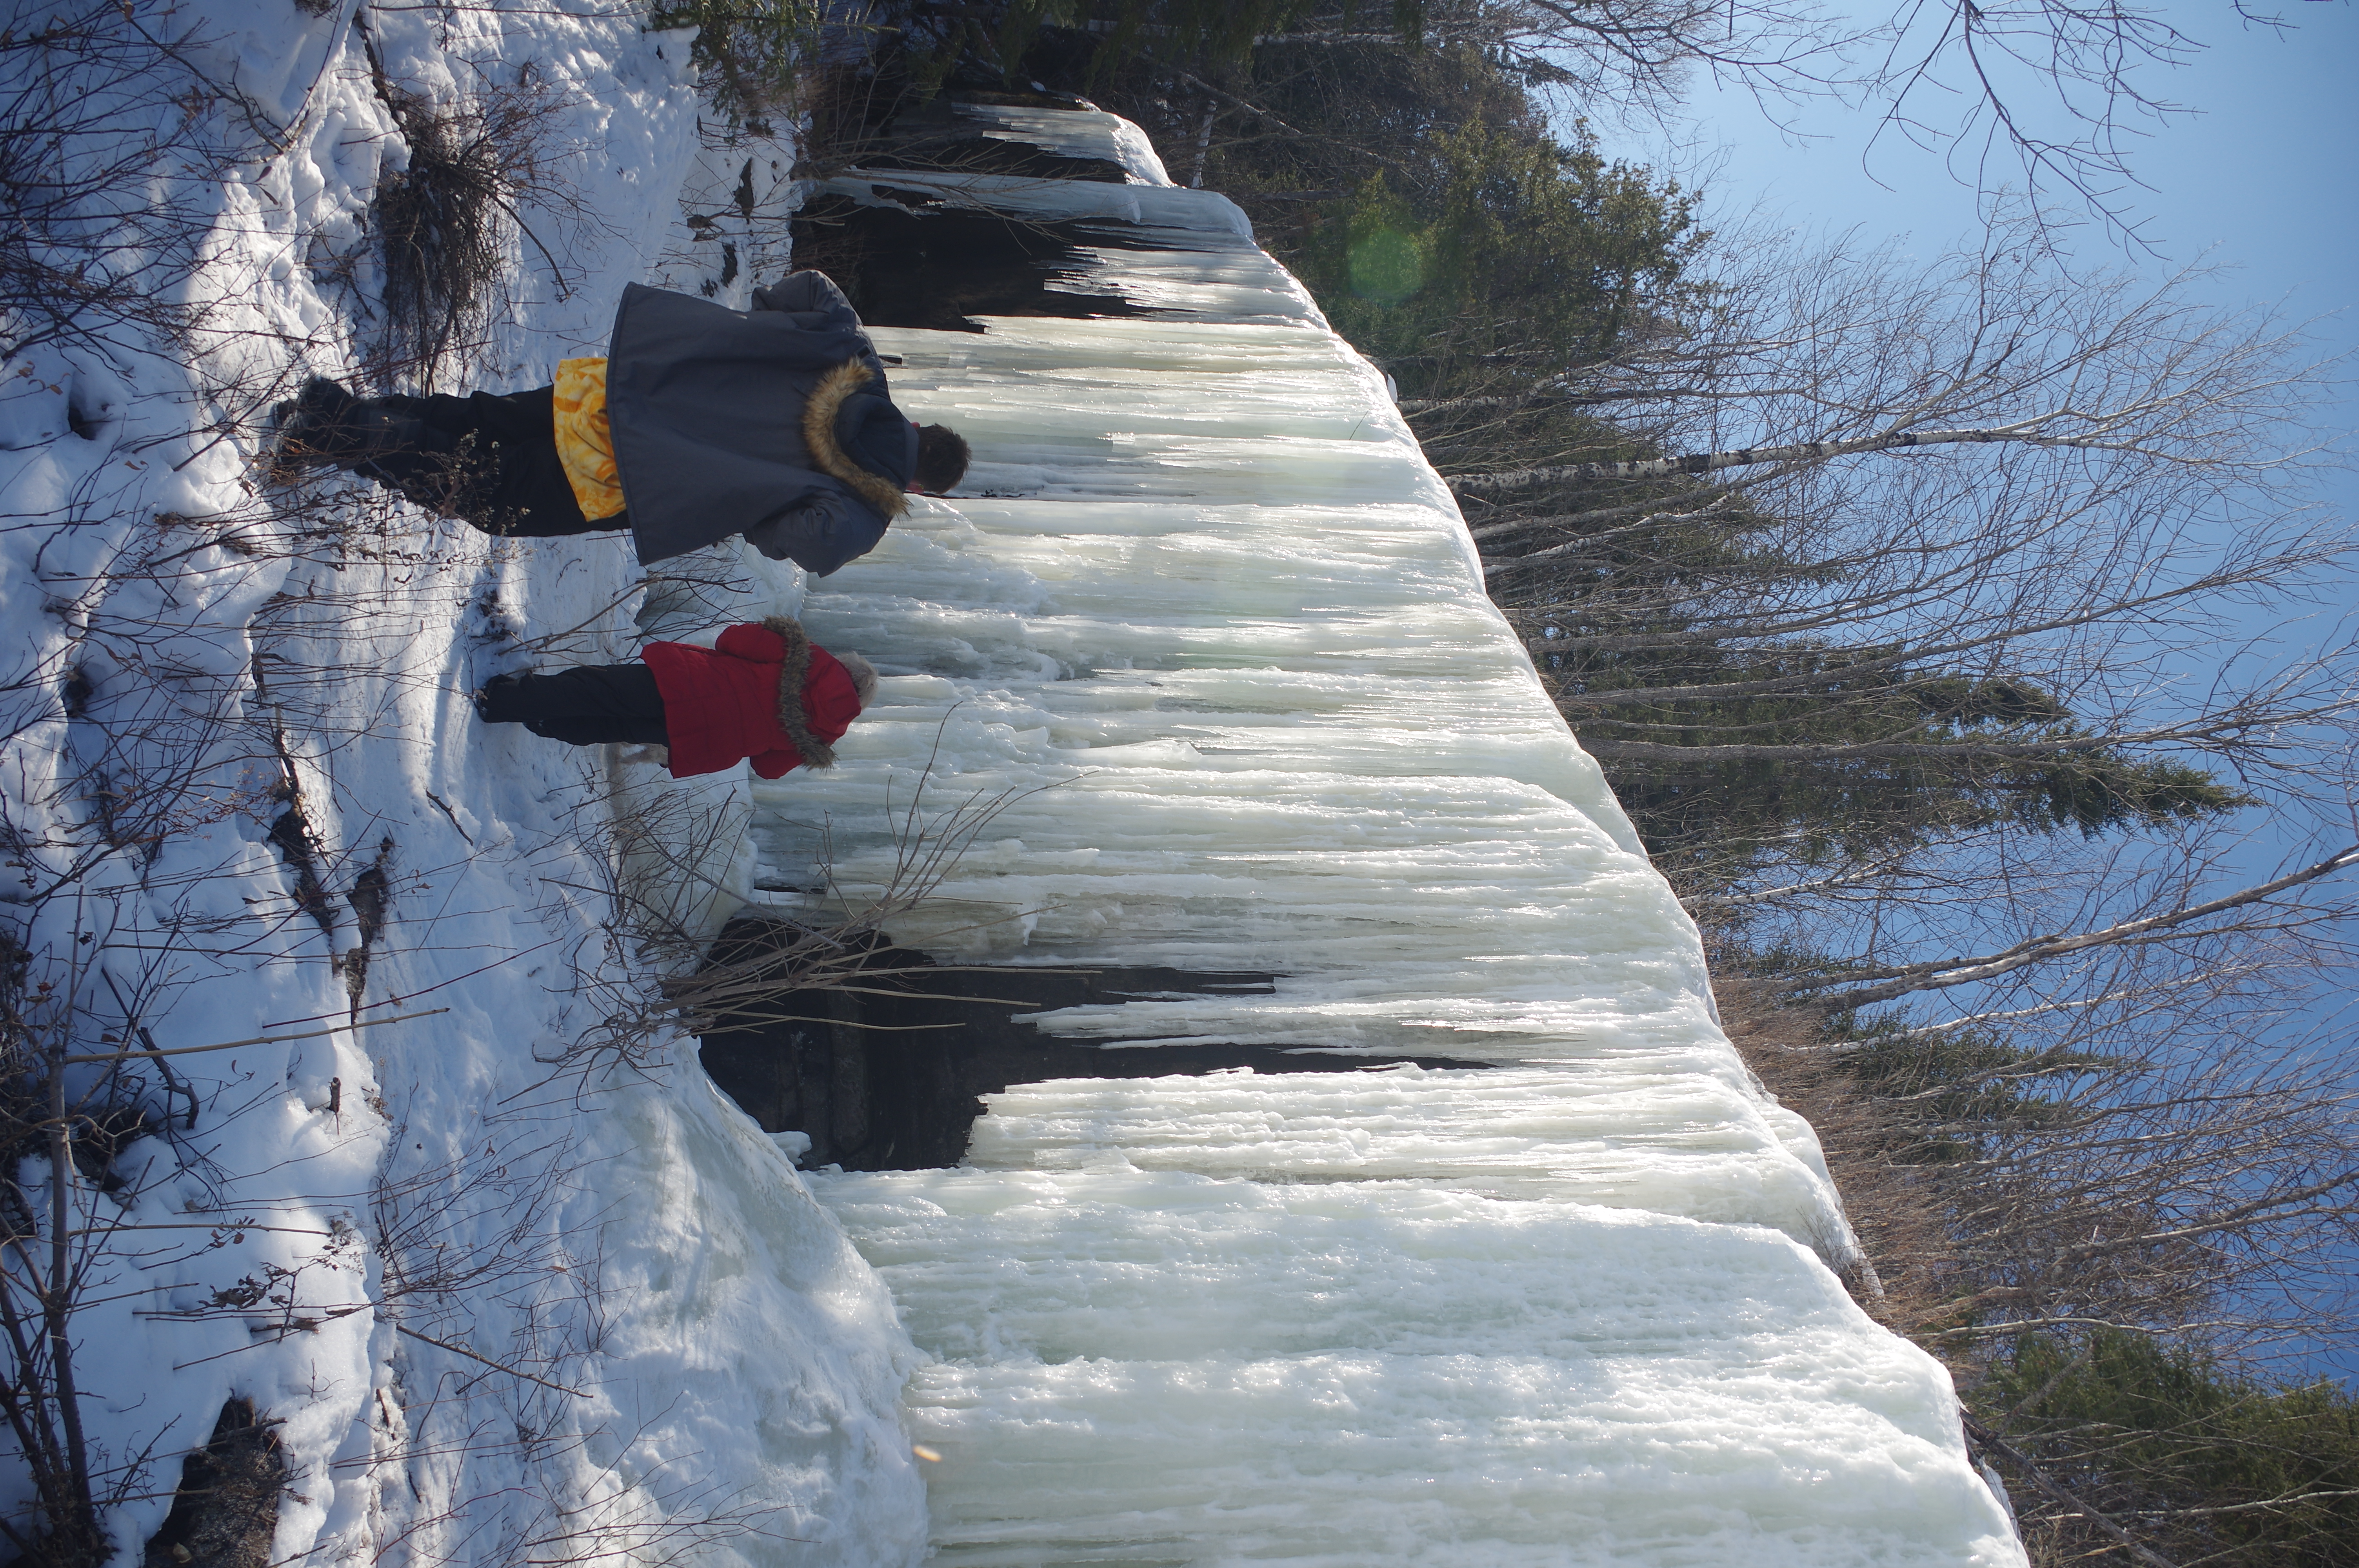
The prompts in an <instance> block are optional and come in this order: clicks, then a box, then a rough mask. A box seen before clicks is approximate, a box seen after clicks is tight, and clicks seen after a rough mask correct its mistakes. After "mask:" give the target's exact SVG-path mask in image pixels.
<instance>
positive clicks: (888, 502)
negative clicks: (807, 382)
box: [803, 360, 909, 518]
mask: <svg viewBox="0 0 2359 1568" xmlns="http://www.w3.org/2000/svg"><path fill="white" fill-rule="evenodd" d="M874 380H875V376H874V375H872V374H871V373H869V369H868V367H867V366H866V365H864V364H862V363H861V362H859V361H858V360H847V361H845V362H843V363H842V364H840V365H838V366H836V367H835V368H834V369H833V370H831V371H829V372H828V373H826V374H825V375H823V376H821V377H820V382H819V384H818V385H817V386H814V387H812V388H811V393H810V400H809V401H808V402H806V403H805V404H804V405H803V445H804V446H805V447H807V448H808V449H810V457H811V466H812V467H814V468H816V469H818V470H820V472H821V473H823V474H825V475H827V476H828V478H830V479H832V480H836V481H841V482H842V483H843V484H844V485H845V486H846V487H847V488H849V489H850V490H851V491H852V492H853V494H854V495H857V496H858V497H860V499H861V500H863V501H864V502H866V503H868V504H869V505H871V506H873V507H875V508H876V510H877V511H879V512H882V513H883V514H885V515H886V517H887V518H893V517H898V516H900V515H901V514H903V513H905V512H907V511H908V510H909V497H908V494H907V493H906V492H903V490H902V489H901V487H900V486H899V485H897V484H895V483H894V482H893V481H891V480H889V479H887V478H886V477H885V476H884V475H882V474H879V473H874V472H871V471H870V470H867V469H865V468H863V467H862V466H861V465H860V464H859V463H858V462H856V461H854V460H853V457H852V455H851V454H850V453H849V452H847V451H845V450H844V449H843V441H842V440H841V439H840V437H839V432H838V430H837V428H836V425H837V420H838V418H839V416H842V414H843V412H844V405H845V404H846V403H847V402H849V401H850V400H851V398H852V397H853V395H854V394H856V393H858V392H859V391H860V389H861V388H862V387H864V386H865V385H867V384H869V383H870V382H872V381H874ZM873 401H875V402H876V403H878V404H879V405H881V410H880V417H889V418H891V419H893V420H894V421H896V422H897V424H900V425H907V424H908V420H906V419H902V418H901V417H900V415H899V414H898V412H897V411H896V410H894V408H893V406H892V405H891V404H889V403H886V402H885V400H884V399H883V398H875V399H874V400H873ZM894 433H895V434H898V432H897V431H896V432H894Z"/></svg>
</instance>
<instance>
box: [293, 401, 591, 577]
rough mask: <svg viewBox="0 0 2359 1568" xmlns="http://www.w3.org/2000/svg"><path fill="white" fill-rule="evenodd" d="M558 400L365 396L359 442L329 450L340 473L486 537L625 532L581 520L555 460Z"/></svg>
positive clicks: (357, 409) (354, 424)
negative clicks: (376, 485) (383, 488)
mask: <svg viewBox="0 0 2359 1568" xmlns="http://www.w3.org/2000/svg"><path fill="white" fill-rule="evenodd" d="M555 402H556V391H555V389H554V388H552V387H547V386H541V387H535V388H534V389H533V390H532V391H530V392H512V393H492V392H476V393H470V394H469V395H466V396H465V397H452V396H450V395H447V394H444V393H435V394H434V395H431V396H428V397H405V396H400V395H394V396H388V397H365V398H362V399H359V400H358V401H357V402H356V403H355V404H354V405H353V408H352V412H351V415H350V416H347V418H346V420H345V421H344V426H345V428H347V429H349V430H351V431H352V432H353V440H351V441H350V442H348V443H339V444H340V445H342V447H343V449H342V450H338V449H336V448H335V446H331V447H330V448H329V449H328V451H329V453H330V455H331V460H332V461H333V462H334V464H335V466H336V467H338V468H342V469H344V470H349V471H350V472H353V473H357V474H360V475H363V476H364V477H365V478H368V479H373V480H375V481H377V482H378V483H379V484H382V485H386V486H388V487H390V488H392V489H396V490H398V491H400V492H402V494H404V495H406V496H408V498H409V499H410V500H411V501H413V502H415V503H418V504H419V505H420V506H423V507H425V508H427V509H428V510H429V511H432V512H439V513H440V514H442V515H444V516H446V517H456V518H458V519H460V520H461V521H462V522H464V523H466V524H471V525H472V526H473V527H475V528H478V529H480V530H482V531H483V532H484V533H486V534H500V535H509V536H512V537H518V538H527V539H546V538H553V537H556V536H558V535H566V534H603V533H612V532H615V531H618V530H623V529H627V528H628V527H630V525H631V520H630V518H629V517H627V516H625V515H623V514H616V515H614V516H613V517H601V518H599V519H598V520H597V521H596V522H592V521H591V520H590V519H588V518H586V517H584V516H582V506H581V503H579V502H577V501H576V500H575V499H574V497H573V486H572V484H571V482H570V481H567V479H566V477H565V465H564V463H563V462H562V461H561V460H560V459H559V458H558V455H557V420H556V414H555Z"/></svg>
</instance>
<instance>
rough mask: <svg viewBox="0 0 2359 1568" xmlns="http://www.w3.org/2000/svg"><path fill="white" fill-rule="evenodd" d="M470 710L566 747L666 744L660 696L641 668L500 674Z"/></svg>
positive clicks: (591, 667)
mask: <svg viewBox="0 0 2359 1568" xmlns="http://www.w3.org/2000/svg"><path fill="white" fill-rule="evenodd" d="M475 711H476V712H478V713H480V714H481V715H483V719H484V723H486V724H521V725H523V726H524V727H525V728H526V729H527V730H531V731H532V732H533V733H534V734H536V735H545V736H547V737H548V738H549V739H550V740H552V741H564V742H565V743H566V744H567V745H569V746H597V745H603V744H604V743H606V742H607V741H617V742H620V743H621V744H624V745H626V746H662V745H667V744H669V736H668V734H667V732H666V731H665V730H664V703H663V694H662V693H661V692H660V691H658V690H657V689H656V676H655V672H654V671H653V670H650V669H648V668H647V665H581V666H579V667H577V668H574V669H570V670H560V671H558V672H556V673H555V674H554V675H545V676H542V675H529V676H499V677H498V678H497V679H495V680H493V681H491V682H489V683H487V684H486V685H485V686H484V692H483V696H482V697H481V698H480V699H479V700H478V701H477V703H476V705H475Z"/></svg>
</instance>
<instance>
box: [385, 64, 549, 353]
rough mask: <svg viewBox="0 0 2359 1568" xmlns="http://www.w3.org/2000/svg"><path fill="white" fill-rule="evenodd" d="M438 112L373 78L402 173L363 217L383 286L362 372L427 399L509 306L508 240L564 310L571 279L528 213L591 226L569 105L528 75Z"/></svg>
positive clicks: (482, 80) (483, 85)
mask: <svg viewBox="0 0 2359 1568" xmlns="http://www.w3.org/2000/svg"><path fill="white" fill-rule="evenodd" d="M477 74H478V84H477V86H476V87H475V89H474V90H473V92H469V93H468V94H467V95H466V96H464V97H462V98H461V99H459V100H458V101H456V102H453V103H438V102H436V101H434V100H432V99H429V98H428V97H426V96H425V95H424V94H422V93H419V92H416V91H413V90H412V89H410V88H408V87H404V86H402V85H400V84H398V83H396V82H393V81H388V80H386V77H385V74H384V72H383V71H382V70H377V71H375V80H376V91H377V96H378V97H379V98H381V99H382V100H383V101H384V103H385V104H386V108H388V109H389V110H391V111H392V113H393V117H394V120H395V122H396V124H398V125H399V126H400V127H401V134H402V138H403V140H404V141H405V142H407V143H408V149H409V157H408V166H407V167H406V168H402V169H400V170H397V171H388V172H387V173H386V175H385V176H384V177H383V178H381V179H380V181H379V183H378V186H377V190H376V196H375V200H374V202H373V203H372V204H371V209H370V211H371V213H372V217H373V221H374V223H375V229H376V233H377V241H378V249H379V253H380V255H381V259H382V263H383V266H384V274H383V278H382V281H381V285H380V289H379V292H380V296H381V298H382V302H383V305H384V308H385V318H386V324H385V330H384V336H383V339H382V341H380V342H379V343H378V344H377V345H376V348H375V354H374V355H373V358H372V363H371V366H370V369H371V373H372V374H373V375H374V376H375V378H376V379H378V380H379V381H387V380H391V379H393V378H396V377H399V376H409V377H413V378H415V379H416V380H417V381H418V382H419V384H421V385H423V386H424V387H426V388H427V389H428V390H429V391H430V390H431V389H432V388H433V385H434V383H435V379H436V375H437V373H438V372H439V371H440V369H441V368H442V366H443V364H444V362H445V361H446V360H447V359H448V358H449V357H450V356H451V354H453V353H454V352H456V351H460V350H462V349H463V348H467V347H471V346H473V341H474V340H475V339H476V337H477V336H479V335H480V333H481V331H482V330H483V329H484V326H485V325H486V323H487V322H489V321H490V320H492V319H495V317H496V316H497V315H498V314H499V312H500V310H501V308H502V307H503V306H504V305H505V303H506V290H505V287H504V284H505V280H506V278H507V276H509V270H510V261H509V255H508V251H509V244H510V242H511V235H512V233H513V234H515V235H521V236H522V237H523V238H524V239H525V240H526V241H527V242H528V243H530V244H531V245H532V247H533V249H534V250H535V251H537V252H538V254H539V255H540V258H541V260H542V262H543V263H544V264H545V265H547V266H548V268H549V274H550V276H551V278H552V279H553V281H554V284H555V287H556V289H557V293H558V296H559V297H560V298H563V297H567V296H568V295H570V294H571V292H572V284H573V275H571V274H570V273H569V271H568V269H567V267H566V266H565V265H564V264H563V263H562V262H560V260H559V258H558V256H557V254H555V253H554V252H552V251H551V250H550V248H549V245H548V244H547V243H544V242H543V241H542V239H541V237H540V235H539V234H538V233H537V232H534V230H533V228H532V226H531V225H530V224H529V223H527V222H526V220H525V217H524V213H523V211H521V209H522V208H523V207H524V206H525V205H526V204H527V203H532V204H536V205H538V206H541V207H544V208H548V209H549V210H551V211H555V212H557V213H559V214H560V215H562V216H563V217H565V218H566V219H567V220H568V222H570V223H573V224H579V223H581V222H586V221H587V220H588V219H589V217H590V214H589V212H588V210H587V208H586V205H585V203H584V202H583V201H582V199H581V195H580V192H579V190H578V189H576V188H575V187H574V186H573V184H572V183H571V180H570V179H569V178H567V174H566V169H565V167H564V166H565V164H566V161H567V160H568V159H569V158H571V157H573V156H575V154H576V152H577V150H578V149H576V148H575V147H573V146H571V144H570V143H569V142H568V141H567V140H566V138H565V136H564V135H563V134H562V126H563V124H564V123H565V119H566V116H567V114H569V105H568V104H567V103H565V102H564V100H563V99H562V98H561V97H560V95H559V94H558V92H556V90H555V89H554V88H552V87H551V86H550V85H549V82H548V81H547V80H546V79H545V78H543V77H541V76H540V75H538V73H536V72H535V71H534V70H532V69H531V68H530V67H529V66H527V67H525V68H524V69H523V70H519V71H518V72H517V73H516V75H515V76H514V77H512V78H509V77H499V78H495V77H492V76H490V75H488V74H486V73H484V72H481V71H479V72H478V73H477Z"/></svg>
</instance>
